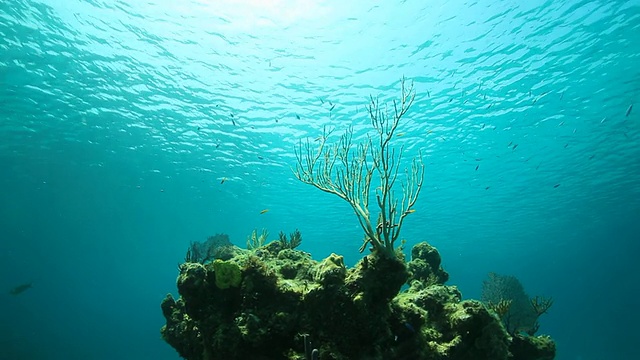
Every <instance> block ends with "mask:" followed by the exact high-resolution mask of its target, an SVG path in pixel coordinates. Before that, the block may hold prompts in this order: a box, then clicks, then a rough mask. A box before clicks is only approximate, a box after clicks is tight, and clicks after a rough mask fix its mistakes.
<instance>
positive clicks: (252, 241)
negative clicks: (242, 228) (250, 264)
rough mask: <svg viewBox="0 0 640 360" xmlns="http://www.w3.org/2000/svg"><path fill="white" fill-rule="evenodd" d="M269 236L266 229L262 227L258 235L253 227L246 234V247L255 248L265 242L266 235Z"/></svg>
mask: <svg viewBox="0 0 640 360" xmlns="http://www.w3.org/2000/svg"><path fill="white" fill-rule="evenodd" d="M268 236H269V232H268V231H267V229H262V231H261V232H260V235H258V230H256V229H253V231H251V234H250V235H249V236H247V249H249V250H255V249H257V248H259V247H261V246H264V244H265V243H266V242H267V237H268Z"/></svg>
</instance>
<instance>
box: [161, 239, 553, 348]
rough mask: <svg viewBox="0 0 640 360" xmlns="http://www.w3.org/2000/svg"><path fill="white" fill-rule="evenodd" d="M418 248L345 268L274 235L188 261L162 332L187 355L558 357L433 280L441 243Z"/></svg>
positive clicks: (546, 341) (543, 342)
mask: <svg viewBox="0 0 640 360" xmlns="http://www.w3.org/2000/svg"><path fill="white" fill-rule="evenodd" d="M414 250H415V251H412V260H411V261H409V262H408V263H405V262H404V260H402V259H400V258H391V257H386V256H376V254H369V255H367V256H365V257H363V258H362V259H361V260H360V261H359V262H358V263H357V264H356V265H355V266H354V267H352V268H347V267H346V266H345V265H344V260H343V259H342V257H341V256H339V255H336V254H331V255H330V256H329V257H327V258H326V259H324V260H322V261H319V262H318V261H315V260H313V259H311V256H310V255H309V254H307V253H304V252H302V251H298V250H294V249H288V248H283V247H282V246H280V245H278V244H277V242H273V243H269V244H267V245H265V246H263V247H260V248H258V249H256V250H255V251H252V252H246V251H245V252H242V251H238V252H236V256H234V257H233V258H232V259H229V260H227V261H224V262H220V263H218V266H214V263H215V262H213V263H209V264H204V265H203V264H197V263H185V264H182V265H181V266H180V275H179V276H178V291H179V293H180V298H179V299H177V300H176V299H174V298H173V297H172V296H171V295H167V297H166V298H165V299H164V301H163V302H162V313H163V315H164V317H165V319H166V325H165V326H163V327H162V330H161V333H162V337H163V339H164V340H165V341H166V342H167V343H169V344H170V345H171V346H172V347H174V348H175V349H176V350H177V351H178V353H179V354H180V356H182V357H183V358H185V359H189V360H214V359H229V360H235V359H238V360H239V359H249V358H250V359H265V360H266V359H274V360H276V359H278V360H279V359H283V360H284V359H292V360H293V359H298V360H302V359H307V358H310V357H308V356H307V353H306V352H305V344H307V345H308V344H312V347H313V348H315V349H317V352H316V354H318V356H319V359H324V360H339V359H340V360H341V359H351V360H354V359H356V360H357V359H363V360H364V359H385V360H387V359H389V360H393V359H425V360H449V359H451V360H463V359H477V360H503V359H504V360H506V359H510V360H511V359H513V360H534V359H537V360H548V359H553V358H554V356H555V344H554V343H553V341H552V340H551V339H550V338H548V337H546V336H536V337H524V336H518V337H517V338H516V337H512V336H510V335H509V334H508V333H507V332H506V331H505V329H504V326H503V325H502V323H501V321H500V319H499V318H498V317H497V316H496V315H495V314H494V313H493V312H492V311H491V310H489V309H487V307H486V306H485V305H483V304H482V303H481V302H479V301H475V300H462V296H461V294H460V292H459V291H458V289H457V288H456V287H455V286H447V285H444V284H442V283H438V282H434V281H433V279H438V278H440V275H441V274H442V272H443V271H444V270H443V269H442V268H441V267H440V264H437V262H435V263H434V261H433V259H434V258H436V256H435V254H434V251H435V252H437V250H435V248H433V247H431V246H429V245H427V244H426V243H420V244H417V245H416V246H414ZM437 257H438V258H439V255H437ZM223 263H224V264H226V265H225V266H223V267H220V264H223ZM427 263H428V264H431V265H430V266H429V267H428V269H429V270H424V269H425V267H424V264H427ZM229 264H233V265H234V266H236V267H234V269H238V271H239V272H240V273H239V276H236V275H234V276H232V277H230V279H240V280H239V283H236V282H235V281H236V280H230V281H227V282H225V283H229V286H228V287H226V288H223V287H221V286H219V283H218V280H217V279H218V277H217V275H216V271H219V270H220V269H225V270H220V271H227V270H228V269H227V268H226V266H227V265H229ZM436 264H437V266H436ZM418 268H419V269H422V270H421V271H419V272H411V271H409V270H408V269H418ZM434 269H435V270H434ZM235 271H236V270H233V272H235ZM429 271H432V272H433V273H429ZM417 273H419V274H420V275H419V276H418V275H416V274H417ZM236 274H237V273H236ZM439 274H440V275H439ZM407 282H409V283H410V286H408V287H406V285H405V288H406V289H405V290H401V289H402V287H403V284H405V283H407ZM232 284H233V286H232ZM305 339H307V340H306V342H305ZM308 351H310V350H309V349H308Z"/></svg>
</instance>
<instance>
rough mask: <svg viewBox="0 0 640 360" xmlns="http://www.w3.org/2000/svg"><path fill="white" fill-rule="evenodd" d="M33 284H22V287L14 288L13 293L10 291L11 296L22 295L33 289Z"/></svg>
mask: <svg viewBox="0 0 640 360" xmlns="http://www.w3.org/2000/svg"><path fill="white" fill-rule="evenodd" d="M32 284H33V283H26V284H22V285H18V286H16V287H14V288H13V289H11V291H9V294H11V295H19V294H22V293H23V292H25V291H27V290H29V289H31V287H32V286H31V285H32Z"/></svg>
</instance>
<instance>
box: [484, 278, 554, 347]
mask: <svg viewBox="0 0 640 360" xmlns="http://www.w3.org/2000/svg"><path fill="white" fill-rule="evenodd" d="M482 301H483V302H485V303H486V304H487V306H488V307H489V308H490V309H491V310H493V311H494V312H495V313H496V314H497V315H498V316H499V317H500V319H501V320H502V322H503V324H504V326H505V328H506V329H507V332H508V333H509V334H511V335H512V336H515V335H519V334H526V335H529V336H533V335H535V333H536V332H537V331H538V328H539V327H540V323H539V322H538V318H539V317H540V316H541V315H542V314H545V313H546V312H547V311H548V310H549V308H550V307H551V305H552V304H553V299H551V298H546V297H542V296H536V297H533V298H530V297H529V295H527V293H526V292H525V291H524V287H523V286H522V284H521V283H520V280H518V278H516V277H515V276H510V275H500V274H496V273H493V272H492V273H489V275H488V277H487V279H486V280H485V281H484V282H483V283H482Z"/></svg>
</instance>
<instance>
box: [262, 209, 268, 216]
mask: <svg viewBox="0 0 640 360" xmlns="http://www.w3.org/2000/svg"><path fill="white" fill-rule="evenodd" d="M268 212H269V209H264V210H262V211H260V215H262V214H265V213H268Z"/></svg>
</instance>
